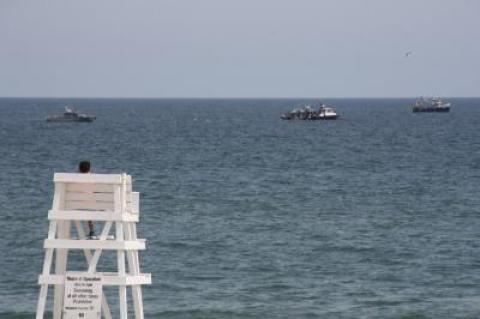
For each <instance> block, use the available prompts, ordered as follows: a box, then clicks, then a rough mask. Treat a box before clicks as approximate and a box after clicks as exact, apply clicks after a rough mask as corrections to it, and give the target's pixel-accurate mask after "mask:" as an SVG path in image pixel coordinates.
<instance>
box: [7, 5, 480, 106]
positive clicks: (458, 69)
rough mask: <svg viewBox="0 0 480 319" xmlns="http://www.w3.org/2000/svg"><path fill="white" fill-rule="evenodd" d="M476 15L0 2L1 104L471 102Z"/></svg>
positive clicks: (479, 39) (458, 8)
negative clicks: (104, 100) (423, 98)
mask: <svg viewBox="0 0 480 319" xmlns="http://www.w3.org/2000/svg"><path fill="white" fill-rule="evenodd" d="M479 14H480V1H477V0H288V1H286V0H237V1H233V0H188V1H187V0H145V1H119V0H104V1H99V0H82V1H69V0H51V1H38V0H32V1H22V0H18V1H13V0H11V1H10V0H0V96H48V97H61V96H64V97H389V96H393V97H402V96H419V95H432V96H480V19H479ZM407 51H412V54H411V55H410V56H409V57H406V56H405V53H406V52H407Z"/></svg>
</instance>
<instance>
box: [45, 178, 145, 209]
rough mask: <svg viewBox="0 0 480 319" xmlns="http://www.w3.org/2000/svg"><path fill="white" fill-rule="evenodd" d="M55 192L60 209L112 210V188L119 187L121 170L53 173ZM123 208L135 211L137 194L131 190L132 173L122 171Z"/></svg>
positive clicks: (113, 196) (137, 203) (137, 199)
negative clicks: (123, 174)
mask: <svg viewBox="0 0 480 319" xmlns="http://www.w3.org/2000/svg"><path fill="white" fill-rule="evenodd" d="M53 181H54V182H55V195H56V196H59V197H60V198H61V202H60V203H59V206H60V207H61V209H62V210H67V211H70V210H86V211H111V212H113V211H115V202H114V200H115V189H116V188H118V187H122V183H123V180H122V174H81V173H55V175H54V179H53ZM125 192H126V193H125V196H126V205H127V206H126V208H127V212H129V213H134V214H135V213H137V214H138V212H139V194H138V193H137V192H132V177H131V176H130V175H125Z"/></svg>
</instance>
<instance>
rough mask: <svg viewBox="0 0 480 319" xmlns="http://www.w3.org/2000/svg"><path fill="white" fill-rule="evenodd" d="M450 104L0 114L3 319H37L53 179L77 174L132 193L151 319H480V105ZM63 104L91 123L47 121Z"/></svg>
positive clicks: (85, 106)
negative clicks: (305, 113) (298, 117)
mask: <svg viewBox="0 0 480 319" xmlns="http://www.w3.org/2000/svg"><path fill="white" fill-rule="evenodd" d="M449 101H450V102H452V110H451V112H450V113H448V114H414V113H412V112H411V110H410V109H409V108H408V104H409V103H412V102H413V99H326V100H324V102H326V103H327V104H329V105H333V106H336V108H337V111H338V112H339V114H340V115H341V117H340V119H339V120H337V121H292V122H289V121H282V120H281V119H280V114H281V113H282V112H284V111H287V110H290V109H292V108H293V107H295V106H298V105H299V104H302V103H315V102H316V101H312V100H301V99H296V100H295V99H290V100H289V99H283V100H274V99H240V100H235V99H214V100H208V99H189V100H183V99H160V100H155V99H151V100H148V99H145V100H141V99H137V100H134V99H131V100H130V99H122V100H114V99H0V146H1V155H0V156H1V157H0V159H1V170H0V203H1V218H0V230H1V235H2V236H1V238H2V240H1V241H0V252H1V256H2V258H0V318H6V319H7V318H17V319H18V318H22V319H23V318H33V317H34V313H35V308H36V302H37V298H38V290H39V289H38V285H37V278H38V274H39V273H40V272H41V268H42V263H43V257H44V251H43V248H42V245H43V239H44V238H45V237H46V235H47V225H48V224H47V212H48V209H49V208H50V207H51V203H52V194H53V183H52V178H53V173H54V172H69V171H74V170H75V169H76V165H77V163H78V161H79V160H83V159H89V160H91V162H92V165H93V170H94V171H95V172H98V173H119V172H127V173H129V174H131V175H132V176H133V178H134V188H135V189H136V190H137V191H139V192H141V222H140V224H139V225H138V232H139V235H140V237H143V238H146V239H147V240H148V242H147V250H146V251H144V252H142V253H141V256H140V257H141V263H142V269H143V271H144V272H150V273H152V276H153V285H151V286H148V287H146V288H145V289H144V304H145V316H146V318H259V319H260V318H262V319H263V318H378V319H384V318H402V319H406V318H417V319H420V318H422V319H423V318H432V319H433V318H435V319H438V318H445V319H447V318H448V319H451V318H480V197H479V191H480V129H479V128H480V125H479V123H480V99H466V98H465V99H454V98H452V99H449ZM67 104H71V105H74V106H75V107H77V108H78V109H79V110H82V111H85V112H90V113H94V114H96V115H97V117H98V119H97V120H96V121H95V122H93V123H91V124H80V123H70V124H59V123H47V122H46V121H45V117H46V116H47V115H49V114H54V113H59V112H60V113H61V112H62V111H63V106H64V105H67ZM109 258H110V259H109ZM106 261H107V263H108V261H111V262H112V265H113V266H114V265H115V264H114V258H113V256H107V259H106ZM80 262H83V261H81V259H78V260H75V258H74V257H72V267H75V266H78V265H77V264H78V263H80ZM112 295H113V297H112V302H114V301H115V296H114V294H112Z"/></svg>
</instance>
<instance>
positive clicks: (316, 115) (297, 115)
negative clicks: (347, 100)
mask: <svg viewBox="0 0 480 319" xmlns="http://www.w3.org/2000/svg"><path fill="white" fill-rule="evenodd" d="M338 117H339V116H338V114H337V112H336V111H335V109H334V108H332V107H326V106H325V105H323V104H320V107H319V108H318V109H317V110H315V109H313V108H312V107H311V106H310V105H305V106H303V107H301V108H298V109H294V110H292V111H290V112H285V113H283V114H282V115H281V119H282V120H311V121H315V120H336V119H337V118H338Z"/></svg>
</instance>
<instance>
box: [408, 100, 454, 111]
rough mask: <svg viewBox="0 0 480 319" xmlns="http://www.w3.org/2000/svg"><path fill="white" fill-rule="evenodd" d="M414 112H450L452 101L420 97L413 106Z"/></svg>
mask: <svg viewBox="0 0 480 319" xmlns="http://www.w3.org/2000/svg"><path fill="white" fill-rule="evenodd" d="M412 111H413V112H414V113H420V112H429V113H430V112H450V103H448V102H443V101H442V100H441V99H439V98H423V97H422V98H419V99H418V100H416V101H415V104H413V106H412Z"/></svg>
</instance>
